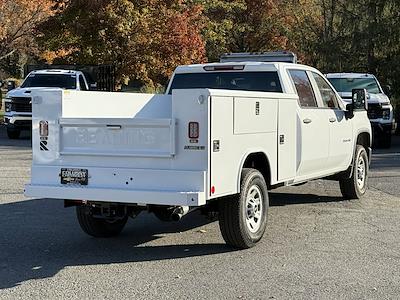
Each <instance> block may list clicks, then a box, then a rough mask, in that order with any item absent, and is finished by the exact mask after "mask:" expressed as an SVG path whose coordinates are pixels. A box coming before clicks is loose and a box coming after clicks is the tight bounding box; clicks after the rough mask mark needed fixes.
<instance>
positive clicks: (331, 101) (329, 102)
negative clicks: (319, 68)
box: [312, 72, 339, 108]
mask: <svg viewBox="0 0 400 300" xmlns="http://www.w3.org/2000/svg"><path fill="white" fill-rule="evenodd" d="M312 75H313V77H314V80H315V82H316V84H317V86H318V90H319V92H320V94H321V99H322V104H323V107H328V108H339V104H338V100H337V98H336V94H335V92H334V91H333V89H332V88H331V87H330V85H329V84H328V83H327V82H326V81H325V79H324V78H322V76H321V75H319V74H317V73H314V72H313V73H312Z"/></svg>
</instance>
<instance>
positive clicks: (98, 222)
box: [76, 206, 128, 238]
mask: <svg viewBox="0 0 400 300" xmlns="http://www.w3.org/2000/svg"><path fill="white" fill-rule="evenodd" d="M76 215H77V217H78V221H79V225H80V226H81V228H82V230H83V231H84V232H85V233H87V234H88V235H91V236H94V237H97V238H106V237H113V236H117V235H118V234H120V233H121V231H122V229H124V227H125V224H126V222H127V221H128V215H126V216H125V217H124V218H122V219H121V218H119V219H106V218H96V217H94V216H93V215H92V214H91V213H90V210H89V209H88V208H87V207H85V206H77V207H76Z"/></svg>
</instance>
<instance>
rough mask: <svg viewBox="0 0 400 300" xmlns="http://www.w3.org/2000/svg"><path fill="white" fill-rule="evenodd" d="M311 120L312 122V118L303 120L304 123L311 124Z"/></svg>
mask: <svg viewBox="0 0 400 300" xmlns="http://www.w3.org/2000/svg"><path fill="white" fill-rule="evenodd" d="M311 122H312V120H311V119H304V120H303V123H304V124H310V123H311Z"/></svg>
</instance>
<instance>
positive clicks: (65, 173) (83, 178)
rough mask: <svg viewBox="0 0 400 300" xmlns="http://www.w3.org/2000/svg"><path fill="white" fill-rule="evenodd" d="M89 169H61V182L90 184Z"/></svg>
mask: <svg viewBox="0 0 400 300" xmlns="http://www.w3.org/2000/svg"><path fill="white" fill-rule="evenodd" d="M88 177H89V176H88V170H87V169H70V168H62V169H61V184H80V185H87V184H88Z"/></svg>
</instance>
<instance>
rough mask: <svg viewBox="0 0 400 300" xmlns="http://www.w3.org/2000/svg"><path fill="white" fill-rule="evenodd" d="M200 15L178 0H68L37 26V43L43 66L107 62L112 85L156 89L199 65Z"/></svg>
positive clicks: (202, 58) (197, 9)
mask: <svg viewBox="0 0 400 300" xmlns="http://www.w3.org/2000/svg"><path fill="white" fill-rule="evenodd" d="M201 13H202V10H201V7H200V6H198V5H186V4H184V3H183V2H182V1H178V0H176V1H174V0H171V1H162V0H150V1H144V0H136V1H133V0H105V1H96V0H89V1H80V0H70V1H68V2H67V3H66V6H65V9H63V10H62V11H61V12H60V13H58V14H56V15H55V16H53V17H52V18H50V19H49V20H48V21H46V22H44V23H43V24H42V25H41V26H40V27H39V29H40V32H41V34H42V38H41V39H40V44H41V46H42V48H44V49H46V50H47V51H46V52H44V53H45V56H46V58H47V59H48V60H49V62H57V63H82V64H113V65H115V66H116V72H117V81H118V83H128V82H129V81H130V80H138V81H141V82H142V83H143V84H144V85H146V86H149V87H156V86H157V85H160V84H165V83H166V81H167V79H168V77H169V76H170V75H171V74H172V72H173V70H174V69H175V68H176V66H177V65H180V64H189V63H196V62H198V63H200V62H204V61H205V47H204V42H203V39H202V36H201V34H200V30H201V28H202V24H201V18H200V15H201Z"/></svg>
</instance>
